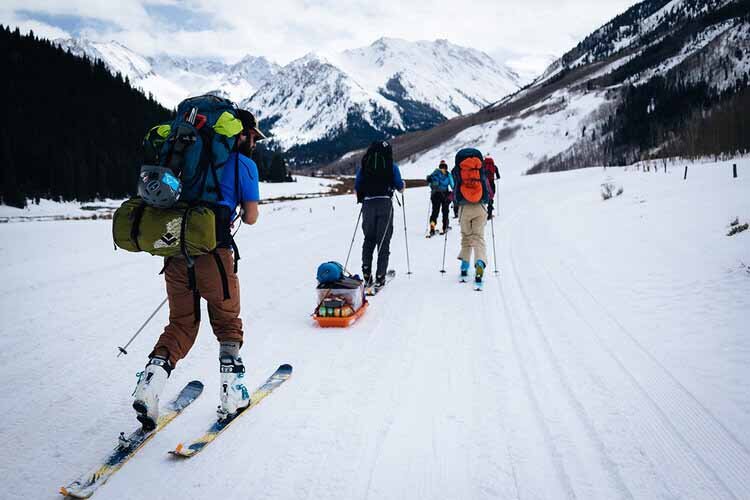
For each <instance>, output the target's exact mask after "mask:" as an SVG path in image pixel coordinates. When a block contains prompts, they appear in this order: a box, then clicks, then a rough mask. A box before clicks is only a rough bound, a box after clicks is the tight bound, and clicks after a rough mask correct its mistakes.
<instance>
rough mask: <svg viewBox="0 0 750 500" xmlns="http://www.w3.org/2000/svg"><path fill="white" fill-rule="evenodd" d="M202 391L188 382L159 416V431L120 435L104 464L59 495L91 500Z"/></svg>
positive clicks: (63, 487)
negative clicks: (95, 493) (89, 499)
mask: <svg viewBox="0 0 750 500" xmlns="http://www.w3.org/2000/svg"><path fill="white" fill-rule="evenodd" d="M202 392H203V384H202V383H201V382H199V381H197V380H193V381H192V382H190V383H188V384H187V385H186V386H185V387H184V388H183V389H182V390H181V391H180V393H179V394H178V395H177V397H176V398H175V399H174V400H172V401H171V402H170V403H169V404H168V405H167V408H166V409H165V410H163V411H162V413H161V415H159V420H158V421H157V423H156V428H155V429H154V430H152V431H144V430H143V428H139V429H137V430H136V431H134V432H132V433H131V434H130V435H129V436H127V437H126V436H125V433H124V432H123V433H120V438H119V441H120V442H119V444H118V445H117V447H115V449H114V450H112V452H111V453H110V454H109V455H107V457H106V458H104V460H102V462H101V463H100V464H99V465H97V466H95V467H93V468H92V469H91V470H89V471H88V472H86V473H85V474H82V475H81V476H80V477H78V479H76V480H75V481H72V482H71V483H69V484H67V485H66V486H62V487H61V488H60V493H61V494H63V495H65V496H67V497H72V498H88V497H90V496H91V495H93V494H94V492H95V491H96V490H97V489H98V488H99V487H100V486H101V485H103V484H104V483H106V482H107V480H108V479H109V478H110V477H112V475H113V474H114V473H115V472H117V471H118V470H120V468H121V467H122V466H123V465H125V462H127V461H128V460H130V459H131V458H132V457H133V456H134V455H135V454H136V453H137V452H138V450H140V449H141V448H143V445H145V444H146V443H147V442H148V440H149V439H151V438H152V437H154V435H155V434H156V433H157V432H159V431H160V430H162V429H163V428H164V427H166V425H167V424H168V423H169V422H171V421H172V420H174V419H175V417H176V416H177V415H179V414H180V413H182V411H183V410H184V409H185V408H187V407H188V406H189V405H190V403H192V402H193V401H195V400H196V398H198V396H200V395H201V393H202Z"/></svg>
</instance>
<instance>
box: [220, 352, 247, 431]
mask: <svg viewBox="0 0 750 500" xmlns="http://www.w3.org/2000/svg"><path fill="white" fill-rule="evenodd" d="M238 350H239V348H238ZM219 371H220V372H221V386H220V394H219V396H220V400H221V404H220V405H219V408H218V410H216V413H217V414H218V417H219V420H224V419H226V418H228V417H233V416H234V415H235V414H236V413H237V412H238V411H242V410H244V409H245V408H247V406H248V405H249V404H250V393H249V392H248V390H247V387H245V384H244V382H245V365H244V364H242V358H240V357H239V356H233V355H232V354H228V353H222V354H221V355H220V356H219Z"/></svg>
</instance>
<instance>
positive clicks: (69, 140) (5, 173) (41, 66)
mask: <svg viewBox="0 0 750 500" xmlns="http://www.w3.org/2000/svg"><path fill="white" fill-rule="evenodd" d="M0 65H1V66H2V68H3V78H0V91H1V92H2V94H3V95H6V96H12V99H7V100H6V102H5V105H4V108H3V122H4V123H5V125H6V126H4V127H2V128H0V147H2V152H0V160H2V161H0V181H1V182H0V198H2V200H3V202H4V203H6V204H13V205H14V206H23V205H25V203H26V199H27V198H34V199H37V198H39V197H51V198H53V199H58V198H59V199H65V200H73V199H78V200H81V201H88V200H91V199H93V198H94V197H97V196H99V197H105V196H107V197H117V198H122V197H125V196H128V195H131V194H133V193H134V192H135V187H136V180H137V175H138V170H139V167H140V162H141V160H142V158H141V151H142V148H141V141H142V139H143V135H144V133H145V132H146V130H148V129H149V128H150V127H151V126H153V125H154V124H155V123H161V122H164V121H166V120H168V119H169V117H170V112H169V111H168V110H166V109H164V108H163V107H162V106H160V105H158V104H157V103H156V102H154V100H153V99H149V98H147V97H146V96H144V95H143V94H142V93H141V92H140V91H137V90H135V89H133V88H132V87H130V85H129V82H128V80H127V79H126V78H123V77H122V76H121V75H116V76H113V75H112V74H111V73H110V72H109V70H108V69H107V67H106V66H105V64H104V63H103V62H101V61H91V60H90V59H88V58H86V57H76V56H74V55H72V54H70V52H68V51H64V50H62V49H60V47H58V46H55V45H53V44H52V43H50V42H49V41H47V40H44V39H40V38H37V37H35V36H34V35H32V34H29V35H25V36H24V35H21V33H20V30H19V29H18V28H16V29H15V30H14V31H11V30H10V29H9V28H7V27H5V26H2V25H0Z"/></svg>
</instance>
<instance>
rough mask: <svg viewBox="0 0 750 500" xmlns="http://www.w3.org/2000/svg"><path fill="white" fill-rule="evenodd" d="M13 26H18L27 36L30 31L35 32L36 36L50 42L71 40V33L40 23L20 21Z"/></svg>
mask: <svg viewBox="0 0 750 500" xmlns="http://www.w3.org/2000/svg"><path fill="white" fill-rule="evenodd" d="M13 26H17V27H18V28H19V29H20V30H21V33H23V34H27V33H28V32H29V31H33V32H34V35H36V36H38V37H42V38H46V39H48V40H54V39H56V38H70V33H68V32H67V31H65V30H62V29H60V28H58V27H56V26H51V25H49V24H46V23H42V22H39V21H31V20H19V21H17V22H15V23H13Z"/></svg>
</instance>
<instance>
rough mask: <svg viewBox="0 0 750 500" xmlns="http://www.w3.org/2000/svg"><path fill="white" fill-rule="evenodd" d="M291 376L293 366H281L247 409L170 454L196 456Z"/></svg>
mask: <svg viewBox="0 0 750 500" xmlns="http://www.w3.org/2000/svg"><path fill="white" fill-rule="evenodd" d="M291 376H292V365H287V364H284V365H281V366H279V367H278V368H277V369H276V371H275V372H273V374H272V375H271V376H270V377H268V380H266V381H265V382H264V383H263V385H261V386H260V387H258V388H257V389H255V392H253V393H252V394H251V395H250V404H249V405H248V406H247V407H245V408H244V409H243V410H241V411H238V412H237V413H235V414H234V415H233V416H231V417H228V418H225V419H223V420H217V421H216V422H214V423H213V425H211V427H209V429H208V430H207V431H206V433H205V434H204V435H203V436H201V437H199V438H198V439H196V440H195V441H193V442H192V443H190V444H188V445H185V444H183V443H180V444H178V445H177V447H176V448H175V449H174V450H172V451H170V452H169V453H170V454H172V455H173V456H176V457H182V458H190V457H192V456H194V455H196V454H197V453H198V452H199V451H201V450H203V448H205V447H206V446H208V445H209V444H210V443H211V442H212V441H213V440H214V439H216V438H217V437H219V434H221V433H222V432H223V431H224V430H225V429H226V428H227V427H229V426H230V425H231V424H232V422H234V421H235V420H237V419H238V418H239V417H240V416H241V415H244V414H245V413H247V412H248V411H250V410H251V409H252V408H253V407H255V405H257V404H258V403H260V402H261V401H263V399H264V398H265V397H266V396H268V395H269V394H271V392H273V391H274V389H276V388H277V387H278V386H280V385H281V384H283V383H284V382H285V381H286V380H287V379H288V378H289V377H291Z"/></svg>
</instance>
